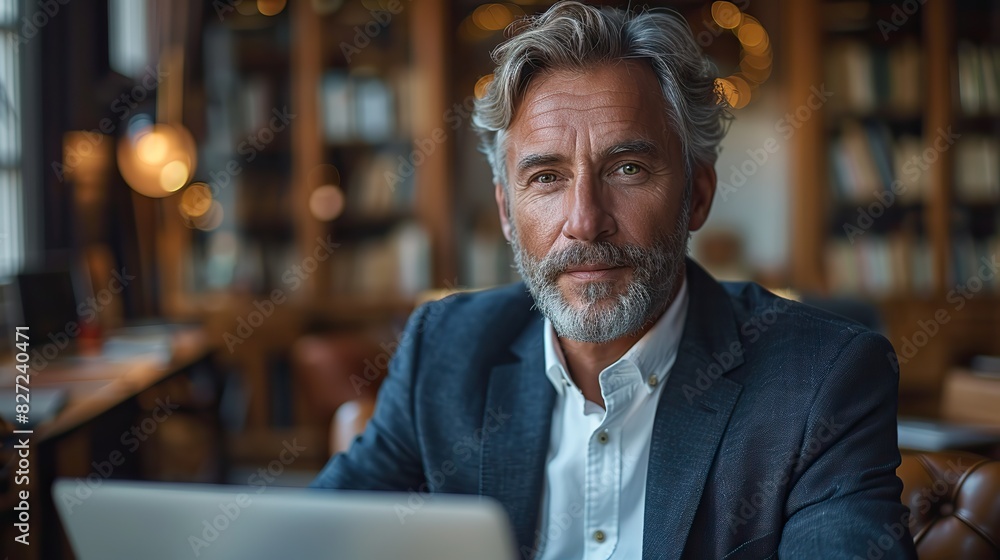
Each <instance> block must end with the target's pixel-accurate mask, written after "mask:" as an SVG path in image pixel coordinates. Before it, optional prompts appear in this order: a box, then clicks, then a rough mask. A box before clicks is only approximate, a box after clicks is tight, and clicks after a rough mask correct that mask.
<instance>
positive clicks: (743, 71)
mask: <svg viewBox="0 0 1000 560" xmlns="http://www.w3.org/2000/svg"><path fill="white" fill-rule="evenodd" d="M712 20H713V21H715V23H716V25H718V26H719V27H721V28H723V29H728V30H730V31H731V32H732V33H733V35H735V36H736V39H737V40H738V41H739V42H740V71H739V72H738V73H736V74H733V75H731V76H726V77H725V78H718V79H717V80H716V81H715V84H716V87H717V88H718V90H719V93H720V95H721V96H722V98H723V99H724V100H725V102H726V104H728V105H729V106H730V107H732V108H733V109H742V108H743V107H746V106H747V105H748V104H749V103H750V99H751V98H752V97H753V90H755V89H757V87H758V86H760V85H761V84H763V83H764V82H765V81H767V79H768V78H769V77H770V76H771V66H772V64H773V57H772V54H771V38H770V37H769V36H768V34H767V30H766V29H764V26H763V25H761V23H760V21H758V20H757V18H755V17H753V16H751V15H749V14H745V13H743V12H742V10H740V8H739V7H738V6H736V5H735V4H733V3H732V2H724V1H719V2H713V3H712Z"/></svg>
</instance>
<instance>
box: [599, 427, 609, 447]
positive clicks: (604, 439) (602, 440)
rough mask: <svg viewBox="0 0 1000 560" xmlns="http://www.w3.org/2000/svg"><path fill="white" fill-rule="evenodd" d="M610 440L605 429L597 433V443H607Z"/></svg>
mask: <svg viewBox="0 0 1000 560" xmlns="http://www.w3.org/2000/svg"><path fill="white" fill-rule="evenodd" d="M610 440H611V436H610V435H609V434H608V431H607V430H601V431H600V432H598V434H597V443H602V444H603V443H608V441H610Z"/></svg>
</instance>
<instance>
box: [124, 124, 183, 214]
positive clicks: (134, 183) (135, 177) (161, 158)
mask: <svg viewBox="0 0 1000 560" xmlns="http://www.w3.org/2000/svg"><path fill="white" fill-rule="evenodd" d="M147 122H148V121H147ZM197 159H198V156H197V152H196V148H195V143H194V139H193V138H192V137H191V133H190V132H188V131H187V129H186V128H184V127H183V126H181V125H179V124H166V123H157V124H146V125H145V126H141V127H129V129H128V131H127V132H126V134H125V136H123V137H122V139H121V140H120V141H119V142H118V168H119V169H120V170H121V173H122V177H124V178H125V182H126V183H128V185H129V186H130V187H132V188H133V189H134V190H135V191H136V192H138V193H139V194H142V195H145V196H148V197H150V198H163V197H166V196H170V195H171V194H173V193H175V192H177V191H178V190H180V189H181V188H182V187H184V185H186V184H188V181H190V180H191V177H192V176H193V175H194V170H195V167H196V166H197V163H198V162H197Z"/></svg>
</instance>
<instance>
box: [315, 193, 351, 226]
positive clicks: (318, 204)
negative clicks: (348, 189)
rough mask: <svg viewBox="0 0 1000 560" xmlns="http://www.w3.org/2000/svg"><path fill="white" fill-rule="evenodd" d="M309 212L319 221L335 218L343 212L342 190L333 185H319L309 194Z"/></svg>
mask: <svg viewBox="0 0 1000 560" xmlns="http://www.w3.org/2000/svg"><path fill="white" fill-rule="evenodd" d="M309 212H310V213H311V214H312V215H313V217H314V218H316V219H317V220H319V221H321V222H329V221H331V220H334V219H336V218H337V217H338V216H340V215H341V214H342V213H343V212H344V191H342V190H340V187H337V186H334V185H321V186H319V187H317V188H316V190H314V191H313V192H312V194H311V195H310V196H309Z"/></svg>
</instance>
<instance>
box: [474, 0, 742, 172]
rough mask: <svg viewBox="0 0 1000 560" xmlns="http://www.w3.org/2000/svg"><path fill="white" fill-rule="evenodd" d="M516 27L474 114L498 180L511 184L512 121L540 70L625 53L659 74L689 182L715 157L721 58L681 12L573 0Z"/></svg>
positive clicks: (720, 127)
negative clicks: (708, 50) (713, 56)
mask: <svg viewBox="0 0 1000 560" xmlns="http://www.w3.org/2000/svg"><path fill="white" fill-rule="evenodd" d="M510 29H511V31H512V32H513V36H512V37H511V38H510V39H508V40H507V41H505V42H503V43H502V44H501V45H500V46H498V47H497V48H496V50H494V51H493V60H494V62H496V64H497V67H496V70H495V71H494V73H493V75H494V79H493V81H492V82H490V84H489V86H488V87H487V88H486V92H485V94H484V95H483V97H482V98H481V99H477V100H476V106H475V110H474V111H473V114H472V126H473V129H475V130H476V132H477V133H478V134H479V137H480V147H479V149H480V151H482V152H483V153H484V154H486V158H487V159H488V160H489V163H490V167H491V168H492V170H493V182H494V183H496V184H500V185H503V186H504V188H506V186H507V170H506V151H507V148H506V134H507V128H508V127H509V126H510V122H511V120H512V119H513V118H514V111H515V108H516V105H517V103H519V102H520V100H521V97H522V96H523V95H524V92H525V90H526V89H527V87H528V82H529V81H530V80H531V78H532V77H533V76H534V75H535V74H536V73H537V72H539V71H542V70H546V69H560V70H563V69H570V70H585V69H587V68H589V67H593V66H594V65H598V64H606V63H613V62H616V61H619V60H625V59H645V60H647V61H649V63H650V66H651V67H652V69H653V72H654V73H655V74H656V77H657V80H658V81H659V82H660V87H661V89H662V91H663V96H664V99H665V100H666V103H667V118H668V122H669V123H670V124H671V126H673V127H674V132H675V133H676V134H677V136H678V137H679V138H680V142H681V151H682V155H683V157H684V169H685V174H686V178H687V181H688V183H689V184H690V181H691V172H692V171H693V170H694V168H695V166H697V165H715V160H716V158H717V157H718V153H719V142H720V141H721V140H722V137H723V136H724V135H725V133H726V122H728V121H729V119H730V115H729V113H728V111H727V108H728V106H727V105H726V103H725V101H724V98H723V97H722V96H721V94H720V91H719V90H718V88H717V86H716V82H715V79H716V77H717V74H716V69H715V65H714V64H712V62H711V61H710V60H709V59H708V57H706V56H705V55H704V53H702V51H701V48H700V47H699V46H698V44H697V43H696V42H695V39H694V36H693V34H692V33H691V28H690V27H688V25H687V23H686V22H685V21H684V20H683V19H682V18H681V17H680V16H679V15H677V14H676V13H673V12H669V11H663V10H643V11H640V12H632V11H626V10H620V9H615V8H596V7H593V6H587V5H585V4H581V3H580V2H574V1H567V2H559V3H557V4H555V5H554V6H552V7H551V8H549V9H548V10H547V11H546V12H545V13H543V14H541V15H539V16H535V17H531V18H525V19H522V20H521V21H520V22H518V23H515V24H514V25H513V26H512V27H511V28H510Z"/></svg>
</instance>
